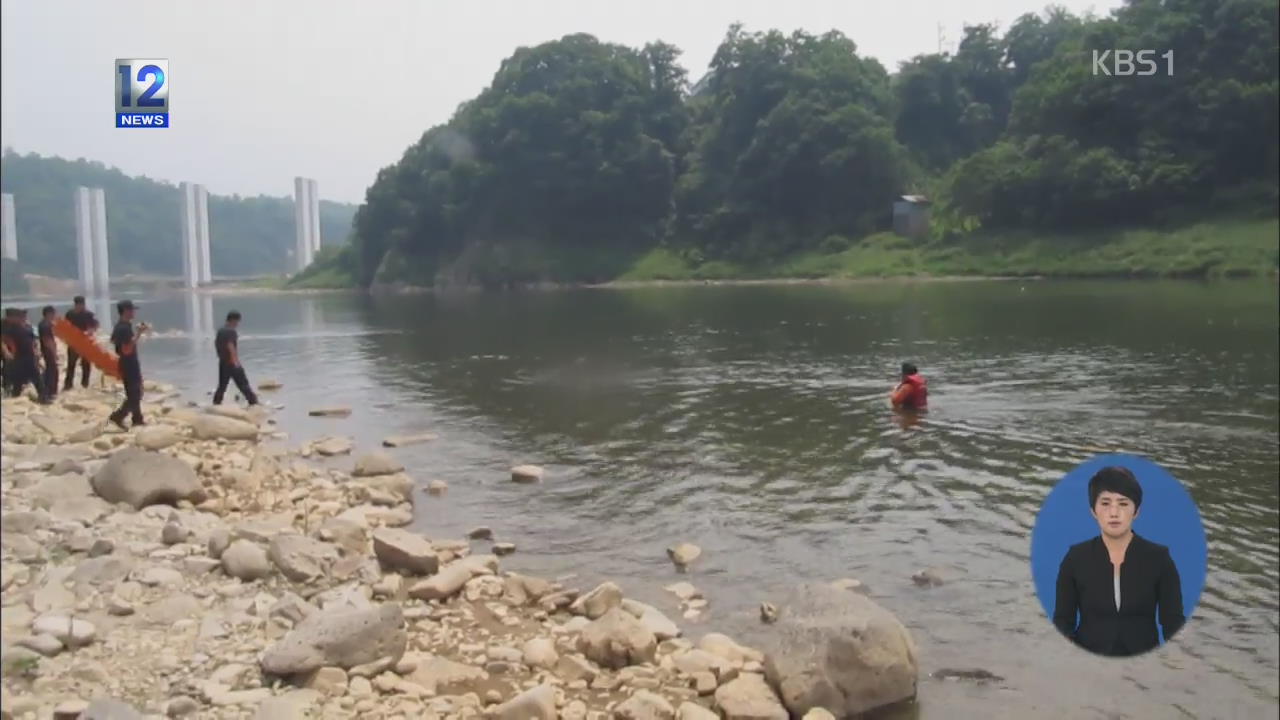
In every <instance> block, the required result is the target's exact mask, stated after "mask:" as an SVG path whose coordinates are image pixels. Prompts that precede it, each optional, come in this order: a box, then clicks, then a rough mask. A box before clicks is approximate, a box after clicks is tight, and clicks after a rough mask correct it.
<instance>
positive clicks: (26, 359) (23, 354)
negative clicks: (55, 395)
mask: <svg viewBox="0 0 1280 720" xmlns="http://www.w3.org/2000/svg"><path fill="white" fill-rule="evenodd" d="M6 314H7V313H6ZM5 330H6V331H7V337H6V342H5V345H6V346H7V348H10V347H11V348H12V352H13V359H14V360H13V365H14V367H13V370H11V371H10V373H11V374H10V376H9V381H10V383H11V385H10V389H9V392H10V394H11V395H12V396H13V397H17V396H19V395H21V394H22V391H23V389H25V388H26V386H27V383H31V384H32V385H34V386H35V388H36V398H37V401H38V402H39V403H40V404H41V405H48V404H49V402H50V400H49V394H48V391H47V390H46V388H45V385H44V378H43V377H41V376H40V364H39V360H37V359H36V358H37V355H36V346H37V341H36V333H35V331H34V330H32V329H31V325H30V324H29V323H28V322H27V311H26V310H25V309H22V308H19V309H17V310H15V311H14V315H13V318H12V320H11V321H10V322H8V323H6V326H5Z"/></svg>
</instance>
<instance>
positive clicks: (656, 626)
mask: <svg viewBox="0 0 1280 720" xmlns="http://www.w3.org/2000/svg"><path fill="white" fill-rule="evenodd" d="M622 609H623V610H626V611H627V612H629V613H631V614H632V615H633V616H635V617H636V619H638V620H639V621H640V624H641V625H644V626H645V627H646V628H648V629H649V632H651V633H653V635H654V637H656V638H658V641H659V642H661V641H663V640H670V639H671V638H675V637H680V628H679V627H677V626H676V624H675V623H674V622H672V621H671V618H668V617H667V616H666V615H664V614H663V613H662V611H661V610H659V609H657V608H655V607H654V606H652V605H646V604H645V603H642V602H637V601H635V600H630V599H625V598H624V599H623V601H622Z"/></svg>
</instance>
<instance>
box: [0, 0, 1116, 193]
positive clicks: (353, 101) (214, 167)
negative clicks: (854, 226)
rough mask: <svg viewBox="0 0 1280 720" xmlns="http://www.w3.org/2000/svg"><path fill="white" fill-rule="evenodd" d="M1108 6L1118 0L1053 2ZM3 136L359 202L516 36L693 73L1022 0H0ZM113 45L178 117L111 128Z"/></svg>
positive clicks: (1034, 7) (956, 22)
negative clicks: (771, 35) (589, 39)
mask: <svg viewBox="0 0 1280 720" xmlns="http://www.w3.org/2000/svg"><path fill="white" fill-rule="evenodd" d="M1059 4H1062V5H1065V6H1066V7H1068V8H1069V9H1071V10H1072V11H1075V12H1083V11H1086V10H1090V9H1092V10H1094V11H1095V12H1097V13H1098V14H1105V13H1107V12H1109V11H1110V9H1111V8H1113V7H1115V6H1117V5H1119V2H1118V0H1091V1H1088V2H1086V1H1084V0H1062V1H1061V2H1060V3H1059ZM2 8H3V10H2V11H0V12H2V15H3V17H2V18H0V35H2V37H0V48H2V53H3V58H2V61H0V93H2V94H3V96H2V97H0V142H2V143H3V144H4V145H6V146H7V145H12V146H13V147H14V148H15V149H17V150H18V151H19V152H23V153H26V152H38V153H41V154H44V155H60V156H63V157H68V158H77V157H85V158H89V159H92V160H100V161H102V162H104V163H106V164H108V165H114V166H116V167H119V168H121V169H122V170H124V171H125V172H127V173H130V174H143V175H147V176H150V177H153V178H157V179H162V180H168V181H171V182H180V181H183V180H189V181H193V182H200V183H204V184H205V185H206V186H207V187H208V188H209V191H210V192H211V193H216V194H231V193H240V194H248V195H256V194H259V193H264V194H270V195H289V194H291V193H292V192H293V177H294V176H295V175H303V176H307V177H313V178H315V179H316V180H317V181H318V182H319V190H320V197H321V198H323V199H329V200H340V201H348V202H360V201H362V200H363V199H364V191H365V188H366V187H368V185H369V183H370V182H371V181H372V180H373V178H374V176H375V175H376V173H377V171H378V170H379V169H380V168H382V167H384V166H386V165H389V164H391V163H393V162H395V161H396V160H398V159H399V158H400V156H401V154H402V153H403V151H404V149H405V148H406V147H407V146H408V145H409V144H411V143H412V142H414V141H415V140H417V138H418V137H419V136H421V134H422V133H423V131H425V130H426V129H427V128H428V127H430V126H432V125H435V124H437V123H441V122H444V121H446V120H448V118H449V116H450V115H451V114H452V113H453V111H454V109H455V108H456V107H457V106H458V104H459V103H461V102H463V101H464V100H467V99H469V98H471V97H474V96H475V95H476V94H477V93H478V92H479V91H480V90H481V89H482V88H484V87H485V86H486V85H487V84H488V83H489V81H490V80H491V79H492V77H493V74H494V72H496V71H497V69H498V65H499V63H501V61H502V60H503V58H505V57H507V56H508V55H510V54H511V53H512V51H514V50H515V49H516V48H517V47H519V46H521V45H535V44H537V43H540V42H545V41H547V40H553V39H556V38H559V37H561V36H564V35H567V34H569V33H575V32H587V33H591V34H593V35H595V36H596V37H598V38H600V39H601V40H604V41H608V42H618V43H622V44H625V45H630V46H634V47H639V46H641V45H643V44H644V43H645V42H647V41H650V40H664V41H666V42H669V43H672V44H674V45H676V46H677V47H679V48H681V49H682V50H684V57H683V61H684V65H685V67H686V68H688V69H689V70H690V77H691V79H692V80H697V79H698V78H699V77H701V75H702V73H703V71H704V70H705V68H706V66H707V63H708V62H709V61H710V60H711V56H712V55H713V54H714V52H715V49H716V46H717V45H718V44H719V42H720V40H721V39H722V38H723V37H724V34H725V31H726V30H727V29H728V27H729V25H730V24H731V23H733V22H735V21H741V22H742V23H744V25H745V26H746V29H747V30H749V31H753V30H766V29H770V28H777V29H780V30H783V31H785V32H790V31H792V30H796V29H804V30H807V31H810V32H814V33H818V32H825V31H826V30H830V29H837V30H840V31H841V32H843V33H845V34H846V35H848V36H849V37H850V38H852V39H853V40H854V42H856V43H857V44H858V49H859V52H860V53H861V54H864V55H870V56H872V57H875V58H877V59H879V60H880V61H881V62H882V63H884V64H885V65H886V67H888V68H890V69H894V68H896V67H897V63H898V62H899V61H901V60H905V59H907V58H910V57H912V56H913V55H916V54H919V53H924V52H934V51H936V50H937V48H938V26H939V24H941V26H942V29H943V34H944V36H945V40H944V43H945V44H947V45H951V44H953V43H954V42H955V41H956V40H958V39H959V37H960V32H961V28H962V26H963V25H964V24H965V23H970V24H973V23H979V22H992V21H994V22H998V23H1000V24H1001V26H1002V27H1005V26H1007V25H1008V24H1009V23H1010V22H1011V21H1012V20H1014V19H1015V18H1017V17H1018V16H1019V15H1021V14H1023V13H1026V12H1033V11H1039V10H1041V9H1042V8H1043V4H1042V3H1040V2H1032V1H1030V0H969V1H967V2H959V1H957V0H898V1H897V2H889V3H886V2H880V1H878V0H877V1H871V0H830V1H822V0H734V1H730V0H716V1H708V0H688V1H687V2H674V1H670V0H644V1H636V0H524V1H504V2H478V1H477V2H449V3H445V2H428V1H427V0H364V1H358V0H305V1H304V0H271V1H262V0H256V1H255V0H168V1H164V0H150V1H149V2H144V1H141V0H109V1H101V2H85V1H84V0H6V1H5V2H4V3H3V6H2ZM116 58H167V59H168V60H169V81H170V82H169V84H170V88H171V90H170V95H169V99H170V103H171V109H170V117H171V121H172V123H173V127H172V128H168V129H163V130H139V129H116V127H115V120H114V112H115V106H114V103H113V95H114V89H115V85H114V82H115V76H114V67H113V61H114V60H115V59H116Z"/></svg>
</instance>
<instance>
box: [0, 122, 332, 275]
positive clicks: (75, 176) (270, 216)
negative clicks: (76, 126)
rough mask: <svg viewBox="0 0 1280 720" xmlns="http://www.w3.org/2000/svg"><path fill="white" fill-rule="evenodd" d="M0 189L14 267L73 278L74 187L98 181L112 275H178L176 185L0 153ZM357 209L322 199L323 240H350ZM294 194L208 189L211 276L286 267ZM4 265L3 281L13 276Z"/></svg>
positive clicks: (85, 164)
mask: <svg viewBox="0 0 1280 720" xmlns="http://www.w3.org/2000/svg"><path fill="white" fill-rule="evenodd" d="M0 186H3V188H4V192H6V193H13V196H14V206H15V210H14V215H15V220H16V225H17V234H18V259H19V262H18V263H8V262H6V263H5V265H18V266H20V267H21V271H22V273H34V274H38V275H49V276H53V277H75V275H76V264H75V263H76V231H75V218H74V215H73V207H74V194H75V189H76V188H77V187H79V186H85V187H100V188H102V189H103V192H104V194H105V195H106V198H107V243H108V245H109V246H110V252H111V254H110V259H111V273H112V275H125V274H143V275H172V276H177V275H180V274H181V273H182V246H181V238H182V229H181V222H182V221H181V212H182V207H181V206H182V192H181V190H180V189H179V187H178V186H177V185H174V184H172V183H167V182H159V181H156V180H152V179H149V178H146V177H138V178H135V177H130V176H128V175H126V174H124V173H123V172H121V171H120V170H118V169H115V168H108V167H106V166H105V165H103V164H102V163H98V162H90V161H88V160H84V159H81V160H65V159H62V158H57V157H42V156H40V155H38V154H35V153H29V154H26V155H23V154H19V153H17V152H15V151H14V150H12V149H11V148H6V149H5V152H4V155H3V157H2V158H0ZM354 214H355V206H353V205H349V204H342V203H333V202H328V201H325V200H321V201H320V227H321V239H322V241H323V242H324V244H325V245H326V246H327V245H330V244H335V245H337V244H343V243H346V242H347V241H348V239H349V238H348V235H349V234H350V232H351V221H352V217H353V216H354ZM294 237H295V234H294V222H293V198H292V197H267V196H258V197H241V196H238V195H233V196H230V197H227V196H220V195H213V194H212V193H211V194H210V195H209V255H210V261H211V262H212V265H213V273H214V275H215V276H224V277H243V276H252V275H266V274H280V273H284V272H286V271H289V270H291V269H292V268H291V267H290V266H289V262H291V256H290V255H289V253H290V252H291V251H292V250H293V247H294ZM17 275H18V273H17V271H16V270H12V269H7V270H6V273H5V277H6V278H8V277H11V276H13V277H17Z"/></svg>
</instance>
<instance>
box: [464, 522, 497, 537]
mask: <svg viewBox="0 0 1280 720" xmlns="http://www.w3.org/2000/svg"><path fill="white" fill-rule="evenodd" d="M467 537H469V538H471V539H472V540H492V539H493V530H491V529H490V528H488V527H485V526H483V525H481V526H480V527H477V528H472V529H471V532H468V533H467Z"/></svg>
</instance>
